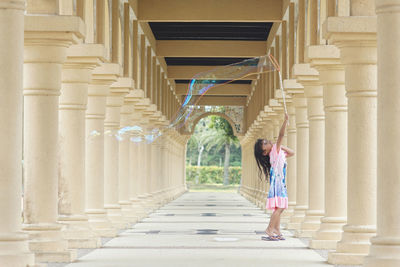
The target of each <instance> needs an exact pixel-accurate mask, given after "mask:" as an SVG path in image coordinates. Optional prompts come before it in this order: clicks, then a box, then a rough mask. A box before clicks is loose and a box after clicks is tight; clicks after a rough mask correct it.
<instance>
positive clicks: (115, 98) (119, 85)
mask: <svg viewBox="0 0 400 267" xmlns="http://www.w3.org/2000/svg"><path fill="white" fill-rule="evenodd" d="M116 67H117V68H120V66H119V65H118V66H116ZM119 73H121V70H120V72H119ZM132 86H133V80H132V79H130V78H126V77H123V78H122V77H121V78H118V80H117V81H116V82H115V83H113V84H112V85H111V86H110V94H109V95H108V96H107V99H106V117H105V120H104V132H105V135H104V207H105V209H106V210H107V216H108V218H109V219H110V221H111V223H112V224H113V225H114V227H115V228H117V229H124V228H126V227H127V226H128V220H127V219H126V218H124V217H123V216H122V213H121V206H120V205H119V203H118V200H119V199H118V190H119V185H118V174H119V172H118V167H119V157H118V156H119V140H118V138H117V137H118V136H117V134H118V130H119V128H120V119H121V118H120V117H121V116H120V113H121V107H122V105H123V104H124V95H126V94H128V93H129V89H130V88H132Z"/></svg>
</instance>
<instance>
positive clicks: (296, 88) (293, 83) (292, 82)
mask: <svg viewBox="0 0 400 267" xmlns="http://www.w3.org/2000/svg"><path fill="white" fill-rule="evenodd" d="M283 88H284V89H285V90H286V92H287V93H288V94H290V95H291V96H292V102H293V101H294V97H295V96H296V95H304V87H303V85H302V84H301V83H298V82H297V80H296V79H286V80H284V81H283Z"/></svg>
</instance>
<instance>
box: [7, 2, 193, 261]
mask: <svg viewBox="0 0 400 267" xmlns="http://www.w3.org/2000/svg"><path fill="white" fill-rule="evenodd" d="M56 2H58V1H36V2H35V1H28V2H27V3H25V1H22V0H21V1H11V0H10V1H1V2H0V35H1V36H3V38H0V39H1V40H0V58H1V60H0V69H1V72H2V73H1V75H0V84H1V94H2V97H1V98H0V99H1V100H0V109H1V112H0V114H1V115H0V118H1V119H0V121H1V123H2V125H3V127H4V131H2V132H1V134H0V139H1V141H0V143H1V147H2V149H1V152H0V155H1V156H0V158H1V161H0V162H1V163H0V164H1V166H0V177H1V178H0V179H1V180H0V183H1V186H0V188H1V189H0V190H1V193H0V196H1V197H0V198H1V201H0V202H1V204H0V211H1V212H2V219H1V220H0V265H1V266H27V265H31V266H33V265H34V264H36V263H40V262H71V261H74V260H75V259H76V257H77V248H96V247H99V246H100V244H101V242H100V238H101V237H114V236H116V234H117V232H118V230H120V229H124V228H127V227H128V226H130V224H132V223H135V222H137V221H138V220H140V219H142V218H143V217H145V216H147V214H149V213H150V212H152V211H153V210H154V209H156V208H158V207H160V206H161V205H163V204H165V203H166V202H168V201H171V200H172V199H174V198H176V197H178V196H179V195H181V194H182V193H184V192H185V191H186V186H185V173H184V170H185V167H184V164H185V153H186V141H187V138H186V137H183V136H181V135H180V134H179V133H178V132H177V131H176V130H173V129H171V130H169V131H166V132H164V134H163V135H161V136H159V137H158V138H154V141H153V139H149V140H145V139H143V140H142V141H138V140H137V139H134V138H133V137H132V136H130V135H129V134H120V135H119V134H118V130H119V129H121V128H123V127H138V129H139V131H140V129H142V130H144V131H146V130H147V129H149V130H151V129H154V128H165V126H167V125H169V124H170V120H171V119H172V118H173V113H174V112H175V110H176V108H177V105H178V104H179V103H178V101H177V99H176V97H175V96H174V94H173V91H172V90H171V88H170V87H168V86H165V84H166V82H165V81H166V78H165V76H162V75H161V73H159V75H158V76H157V75H156V74H155V73H154V72H153V73H152V72H151V71H146V72H145V73H144V70H143V69H142V68H139V63H138V62H139V61H138V59H137V58H136V59H135V60H133V59H132V58H129V56H128V54H130V53H133V52H134V53H137V54H140V53H139V52H140V47H139V46H138V43H139V40H140V38H139V37H140V36H139V34H140V33H139V31H138V29H137V27H136V32H135V38H136V39H134V40H133V41H136V46H134V45H132V40H129V38H128V39H127V40H126V41H125V46H126V44H129V43H130V46H128V48H129V47H130V48H132V52H130V50H129V49H127V52H126V53H125V58H122V56H121V52H120V51H121V47H122V43H121V42H122V40H121V39H120V38H118V35H117V36H116V37H115V36H113V37H112V38H111V37H110V36H108V28H107V25H108V24H106V23H104V24H102V20H104V21H107V19H108V18H107V16H106V15H105V14H101V12H100V13H99V14H100V15H98V16H97V29H96V31H97V35H96V36H93V34H94V32H93V28H91V27H92V26H90V25H89V24H88V23H90V20H92V19H93V14H91V13H90V12H89V13H87V14H86V16H82V17H80V16H76V15H74V14H72V12H71V10H70V7H69V6H68V5H66V6H60V7H59V6H58V5H54V3H56ZM101 2H102V1H97V4H98V6H97V8H98V9H99V8H101ZM71 3H72V1H71ZM85 3H86V5H91V4H93V2H91V1H85ZM25 4H27V5H26V6H25ZM103 4H104V2H103ZM59 8H60V9H61V10H59ZM103 8H105V6H103ZM125 8H127V9H128V11H129V5H128V4H127V5H125ZM25 10H26V14H25V15H24V11H25ZM86 10H87V9H86ZM62 13H64V15H66V16H60V15H58V14H62ZM78 13H79V12H78ZM129 14H130V13H129V12H125V16H127V17H125V20H126V21H127V23H128V24H127V25H129V20H130V18H129ZM136 23H137V22H136ZM117 29H118V28H117ZM129 31H130V30H129V27H128V29H126V33H125V34H126V35H125V36H128V35H127V34H129ZM91 34H92V35H91ZM102 34H104V35H102ZM114 34H115V32H114V33H113V35H114ZM119 34H121V32H119ZM142 35H143V36H144V34H142ZM5 36H6V37H7V38H4V37H5ZM107 36H108V37H107ZM107 38H109V40H112V41H113V46H112V51H113V52H112V53H110V51H111V49H110V47H109V46H108V43H107V42H105V41H104V40H106V39H107ZM116 39H118V40H119V42H114V41H115V40H116ZM95 40H96V41H95ZM102 40H103V41H102ZM145 41H146V39H145ZM147 42H148V41H147ZM145 45H146V46H147V47H148V48H149V51H152V48H151V46H150V45H148V43H147V44H146V43H145ZM141 49H142V50H144V49H147V48H146V47H142V48H141ZM139 59H140V61H141V62H143V64H144V62H145V58H139ZM154 59H155V57H154ZM156 63H157V61H156ZM144 66H146V64H144ZM155 66H156V65H155ZM141 75H143V77H144V78H147V77H151V78H154V81H155V82H156V83H153V84H145V83H143V82H142V83H140V79H139V78H138V77H140V76H141ZM142 81H143V79H142ZM161 83H162V84H164V87H163V88H155V87H156V85H157V84H158V85H160V84H161ZM156 90H159V91H161V90H163V92H162V94H161V93H160V95H159V98H158V101H157V102H155V93H154V95H150V96H151V97H150V96H149V92H156ZM161 95H162V96H164V102H165V103H163V104H162V102H161ZM167 100H168V101H167ZM142 138H143V137H142ZM21 161H22V162H23V165H22V164H21ZM22 170H23V173H22ZM22 174H23V175H22ZM22 177H23V180H22ZM22 188H23V194H22ZM22 195H23V209H22V208H21V196H22ZM21 215H23V218H22V217H21Z"/></svg>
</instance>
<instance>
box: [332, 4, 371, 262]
mask: <svg viewBox="0 0 400 267" xmlns="http://www.w3.org/2000/svg"><path fill="white" fill-rule="evenodd" d="M361 2H363V1H361ZM361 2H360V3H359V4H360V10H363V5H362V3H361ZM356 3H357V1H355V2H352V5H353V4H354V5H355V4H356ZM353 7H354V6H353ZM359 15H360V14H359ZM325 30H326V33H327V37H328V39H329V40H330V42H331V43H332V44H334V45H336V46H337V47H339V48H340V53H341V55H340V56H341V61H342V63H343V64H344V65H345V77H346V78H345V79H346V80H345V85H346V92H347V97H348V183H347V224H346V225H345V226H344V227H343V231H344V232H343V236H342V239H341V241H340V242H339V243H338V244H337V248H336V252H333V253H330V254H329V256H328V261H329V262H330V263H333V264H361V263H362V262H363V259H364V257H365V256H366V255H367V254H368V253H369V247H370V238H371V237H372V236H374V235H375V233H376V185H377V183H376V164H377V163H376V161H377V160H376V156H377V100H376V95H377V92H376V89H377V80H376V76H377V73H376V61H377V51H376V17H372V16H371V17H368V16H354V17H330V18H328V20H327V21H326V24H325ZM361 36H362V38H361Z"/></svg>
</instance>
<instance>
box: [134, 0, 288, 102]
mask: <svg viewBox="0 0 400 267" xmlns="http://www.w3.org/2000/svg"><path fill="white" fill-rule="evenodd" d="M282 2H285V1H280V0H245V1H244V0H219V1H214V0H145V1H143V0H138V1H137V6H136V7H137V8H138V11H139V12H138V14H139V17H138V19H139V21H140V22H141V23H142V24H143V23H146V24H147V23H148V26H149V28H150V29H151V31H152V34H153V35H154V39H155V41H156V55H157V57H159V58H162V59H164V60H165V63H166V65H167V72H168V78H169V80H170V81H171V82H175V85H176V86H175V92H176V94H177V95H178V96H179V97H181V98H183V97H184V96H185V94H186V92H187V86H188V83H189V82H190V79H191V78H193V76H194V75H195V74H197V73H199V72H204V71H207V70H211V69H213V68H215V67H216V66H222V65H228V64H232V63H236V62H239V61H242V60H244V59H247V58H252V57H256V56H262V55H265V54H266V52H267V48H268V47H267V43H268V37H269V33H270V31H271V28H272V27H273V25H274V23H279V22H280V21H281V19H282V15H281V14H282V9H283V5H284V4H283V3H282ZM256 78H257V77H255V76H254V77H251V76H250V77H249V78H247V80H242V81H236V82H233V83H230V84H227V85H223V86H220V87H219V88H215V91H214V92H213V91H212V90H210V93H207V96H206V97H205V99H204V100H203V101H201V105H210V104H211V103H212V104H213V105H215V104H217V105H224V106H227V105H234V106H236V105H240V106H241V105H244V104H245V103H246V100H247V97H248V96H249V95H250V94H251V87H252V83H253V82H254V80H255V79H256ZM220 79H221V81H222V82H223V81H224V79H225V80H226V77H220ZM211 98H214V99H211Z"/></svg>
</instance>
